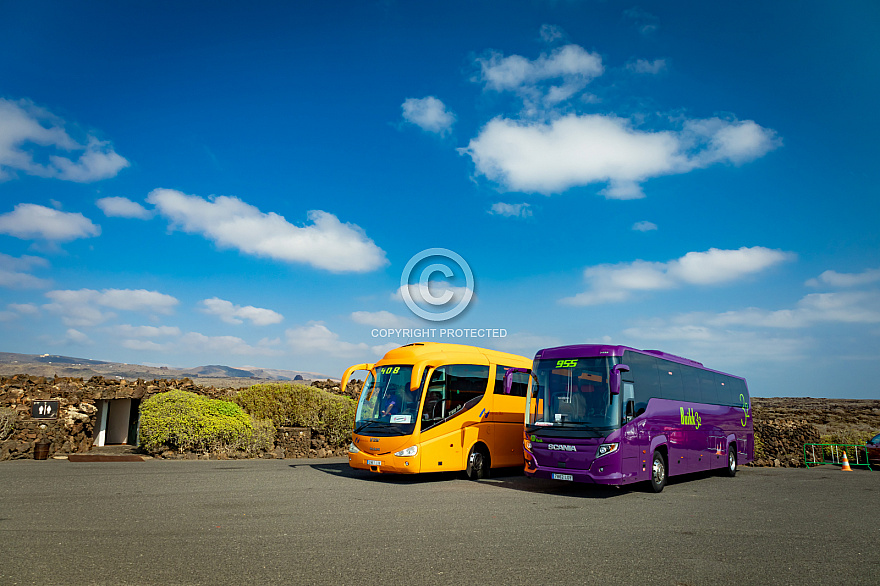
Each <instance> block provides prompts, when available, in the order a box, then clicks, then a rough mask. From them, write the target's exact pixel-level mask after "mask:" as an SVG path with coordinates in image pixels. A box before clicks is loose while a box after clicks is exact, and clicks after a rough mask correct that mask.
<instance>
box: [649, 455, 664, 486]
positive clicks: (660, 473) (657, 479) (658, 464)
mask: <svg viewBox="0 0 880 586" xmlns="http://www.w3.org/2000/svg"><path fill="white" fill-rule="evenodd" d="M664 486H666V458H665V457H664V456H663V452H659V451H657V452H654V462H653V464H652V465H651V489H652V490H653V491H654V492H660V491H661V490H663V487H664Z"/></svg>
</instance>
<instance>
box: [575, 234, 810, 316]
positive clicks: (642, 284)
mask: <svg viewBox="0 0 880 586" xmlns="http://www.w3.org/2000/svg"><path fill="white" fill-rule="evenodd" d="M792 258H794V255H793V254H792V253H789V252H783V251H781V250H772V249H769V248H764V247H762V246H754V247H752V248H746V247H742V248H739V249H737V250H719V249H717V248H710V249H709V250H708V251H706V252H689V253H687V254H686V255H684V256H682V257H681V258H678V259H675V260H671V261H669V262H665V263H662V262H647V261H643V260H636V261H633V262H631V263H620V264H616V265H609V264H603V265H596V266H593V267H588V268H587V269H585V270H584V279H585V280H586V281H587V283H588V284H589V285H590V289H589V290H588V291H585V292H583V293H579V294H577V295H575V296H574V297H569V298H566V299H563V300H562V301H563V302H564V303H567V304H571V305H598V304H602V303H617V302H622V301H627V300H629V299H630V298H631V297H632V293H633V292H634V291H656V290H662V289H674V288H678V287H680V286H682V285H718V284H722V283H728V282H732V281H736V280H739V279H742V278H744V277H747V276H749V275H752V274H755V273H758V272H760V271H763V270H766V269H768V268H770V267H772V266H774V265H776V264H779V263H781V262H784V261H787V260H791V259H792Z"/></svg>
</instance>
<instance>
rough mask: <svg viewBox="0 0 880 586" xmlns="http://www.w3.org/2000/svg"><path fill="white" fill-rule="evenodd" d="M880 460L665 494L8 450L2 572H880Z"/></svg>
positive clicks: (95, 575)
mask: <svg viewBox="0 0 880 586" xmlns="http://www.w3.org/2000/svg"><path fill="white" fill-rule="evenodd" d="M878 511H880V472H877V471H875V472H871V471H867V470H856V471H853V472H842V471H840V470H839V469H837V468H833V467H831V466H824V467H819V468H811V469H808V470H805V469H767V468H744V469H741V470H740V472H739V473H738V475H737V476H736V478H733V479H730V478H722V477H719V476H713V475H706V474H704V475H697V476H688V477H684V478H683V479H672V482H671V483H670V484H669V485H668V486H667V487H666V489H665V490H664V491H663V492H662V493H660V494H653V493H650V492H648V491H646V490H645V489H643V488H641V487H633V488H631V489H629V490H627V489H621V490H618V489H613V488H601V487H594V486H584V485H573V484H568V483H562V482H557V481H540V480H532V479H527V478H525V477H523V476H522V475H521V474H519V473H518V471H515V470H514V471H502V473H500V474H496V475H494V476H493V477H492V478H491V479H488V480H485V481H480V482H471V481H467V480H464V479H461V478H459V477H457V476H455V475H431V476H417V477H399V476H385V475H381V476H380V475H376V474H372V473H368V472H360V471H353V470H351V469H349V468H348V465H347V464H346V461H345V460H343V459H328V460H245V461H162V460H152V461H148V462H130V463H129V462H126V463H73V462H68V461H63V460H49V461H33V460H28V461H16V462H4V463H0V550H2V554H3V555H2V560H3V561H2V564H0V584H108V585H109V584H114V585H115V584H144V585H148V584H149V585H152V584H163V585H164V584H245V583H248V584H269V583H273V584H401V583H410V584H475V583H482V582H485V583H490V584H496V583H499V584H504V585H505V586H506V585H509V584H530V585H535V584H542V585H543V584H592V583H595V584H634V583H644V584H669V585H678V586H680V585H697V584H771V583H772V584H793V585H798V586H803V585H805V584H829V585H831V584H833V585H839V584H878V583H880V548H878V544H880V512H878Z"/></svg>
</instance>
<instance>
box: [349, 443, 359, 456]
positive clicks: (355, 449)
mask: <svg viewBox="0 0 880 586" xmlns="http://www.w3.org/2000/svg"><path fill="white" fill-rule="evenodd" d="M358 452H360V450H359V449H358V447H357V446H356V445H354V444H353V443H351V444H348V453H349V454H357V453H358Z"/></svg>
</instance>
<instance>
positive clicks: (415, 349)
mask: <svg viewBox="0 0 880 586" xmlns="http://www.w3.org/2000/svg"><path fill="white" fill-rule="evenodd" d="M456 355H460V356H461V360H468V358H467V355H470V356H471V357H472V358H471V360H474V358H475V357H476V356H482V357H484V359H485V360H486V361H487V362H492V363H496V364H498V363H500V364H503V365H504V366H516V367H524V368H529V367H531V364H532V361H531V360H530V359H528V358H526V357H525V356H519V355H517V354H508V353H507V352H499V351H497V350H489V349H487V348H478V347H476V346H466V345H464V344H444V343H441V342H416V343H414V344H407V345H406V346H401V347H400V348H395V349H394V350H389V351H388V353H387V354H385V356H383V357H382V358H381V360H379V362H377V363H376V364H401V363H404V364H411V363H415V362H419V361H422V360H432V359H437V360H446V359H449V358H451V357H452V356H456Z"/></svg>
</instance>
